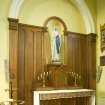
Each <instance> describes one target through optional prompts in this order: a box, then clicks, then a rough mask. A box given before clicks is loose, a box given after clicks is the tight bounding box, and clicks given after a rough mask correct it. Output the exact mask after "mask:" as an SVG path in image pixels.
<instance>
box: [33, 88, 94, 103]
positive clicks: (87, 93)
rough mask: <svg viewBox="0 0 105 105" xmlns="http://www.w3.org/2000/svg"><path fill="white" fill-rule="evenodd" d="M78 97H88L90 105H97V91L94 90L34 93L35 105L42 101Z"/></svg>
mask: <svg viewBox="0 0 105 105" xmlns="http://www.w3.org/2000/svg"><path fill="white" fill-rule="evenodd" d="M78 97H79V98H83V97H87V98H88V103H89V105H95V91H94V90H92V89H74V90H50V91H34V99H33V101H34V102H33V103H34V105H40V101H42V100H54V99H65V98H70V99H71V98H78ZM68 104H69V103H68ZM73 105H74V104H73ZM75 105H77V104H75ZM86 105H88V104H86Z"/></svg>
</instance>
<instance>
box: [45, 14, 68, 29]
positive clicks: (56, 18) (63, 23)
mask: <svg viewBox="0 0 105 105" xmlns="http://www.w3.org/2000/svg"><path fill="white" fill-rule="evenodd" d="M53 19H55V20H58V21H60V22H61V23H62V25H63V27H64V31H67V26H66V24H65V22H64V21H63V20H62V19H61V18H59V17H57V16H52V17H49V18H48V19H47V20H46V21H45V22H44V25H43V26H44V27H47V24H48V22H49V21H50V20H53Z"/></svg>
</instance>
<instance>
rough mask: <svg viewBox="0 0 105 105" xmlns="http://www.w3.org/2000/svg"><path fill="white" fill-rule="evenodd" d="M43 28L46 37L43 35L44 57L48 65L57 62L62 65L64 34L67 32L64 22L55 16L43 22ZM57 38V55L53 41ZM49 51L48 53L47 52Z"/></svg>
mask: <svg viewBox="0 0 105 105" xmlns="http://www.w3.org/2000/svg"><path fill="white" fill-rule="evenodd" d="M44 27H47V32H48V35H45V39H46V40H45V45H46V48H47V49H46V48H45V49H46V51H47V52H45V53H46V55H47V59H48V62H49V63H54V62H59V63H64V48H65V47H64V45H65V44H64V34H65V32H66V31H67V26H66V24H65V22H64V21H63V20H62V19H61V18H59V17H56V16H52V17H49V18H48V19H46V20H45V22H44ZM57 36H58V37H59V38H58V39H59V41H58V43H59V45H58V46H59V47H58V46H57V48H58V49H59V51H58V50H57V51H58V52H59V53H57V52H56V48H55V43H56V42H55V40H56V37H57ZM48 49H49V51H48ZM55 52H56V53H55Z"/></svg>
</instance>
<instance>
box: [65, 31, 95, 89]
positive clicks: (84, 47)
mask: <svg viewBox="0 0 105 105" xmlns="http://www.w3.org/2000/svg"><path fill="white" fill-rule="evenodd" d="M65 39H66V40H65V43H66V44H65V45H66V47H65V48H66V49H65V52H66V57H65V59H66V60H65V61H66V63H67V66H68V70H69V71H72V72H76V73H78V74H79V75H80V76H81V85H83V88H92V89H95V72H96V67H95V66H96V53H95V52H96V50H95V49H96V41H95V40H96V36H95V35H94V34H92V35H85V34H84V35H82V34H79V33H72V32H67V33H66V35H65ZM93 78H94V79H93ZM77 82H78V81H77Z"/></svg>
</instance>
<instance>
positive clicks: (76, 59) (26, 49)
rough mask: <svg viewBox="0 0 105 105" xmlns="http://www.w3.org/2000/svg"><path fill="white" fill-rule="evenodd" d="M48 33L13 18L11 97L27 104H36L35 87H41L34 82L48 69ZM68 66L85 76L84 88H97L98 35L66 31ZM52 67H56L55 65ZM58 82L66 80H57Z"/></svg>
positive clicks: (10, 37)
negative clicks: (45, 34)
mask: <svg viewBox="0 0 105 105" xmlns="http://www.w3.org/2000/svg"><path fill="white" fill-rule="evenodd" d="M44 31H45V28H43V27H36V26H31V25H26V24H20V23H18V20H17V19H9V34H10V35H9V42H10V43H9V53H10V54H9V57H10V63H9V70H10V80H11V81H10V84H12V85H10V86H11V87H12V88H10V89H11V90H10V97H11V98H13V99H16V100H17V99H18V100H24V101H25V105H32V102H33V97H32V94H33V93H32V92H33V90H32V86H33V85H34V84H37V83H36V82H35V81H34V80H36V78H37V76H38V75H39V74H41V73H42V71H43V70H44V67H47V66H48V65H45V62H46V56H47V55H46V54H47V53H46V54H45V55H46V56H45V55H44V52H45V51H44V50H45V47H46V46H45V45H44V43H45V42H44V41H46V45H47V44H48V43H47V40H46V39H45V37H44ZM64 65H66V69H67V70H68V71H70V72H75V73H77V74H79V75H80V76H81V81H82V83H81V84H82V85H83V88H91V89H95V87H96V86H95V84H96V81H95V79H96V75H95V73H96V71H95V70H96V36H95V35H94V34H89V35H85V34H78V33H73V32H66V33H65V53H64ZM51 68H53V67H52V65H51ZM46 69H48V68H46ZM55 71H56V70H55ZM58 72H59V71H56V73H53V74H54V75H53V76H57V75H58V74H59V73H58ZM63 76H64V75H63ZM58 77H62V75H60V76H58ZM55 79H56V78H55ZM33 81H34V82H33ZM56 81H63V80H62V78H61V80H59V79H58V78H57V79H56ZM56 81H54V82H56ZM41 82H42V81H41ZM64 82H65V81H64ZM54 84H56V86H58V85H59V86H58V87H60V85H61V84H58V83H54ZM48 85H49V83H48ZM62 85H65V83H62Z"/></svg>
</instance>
